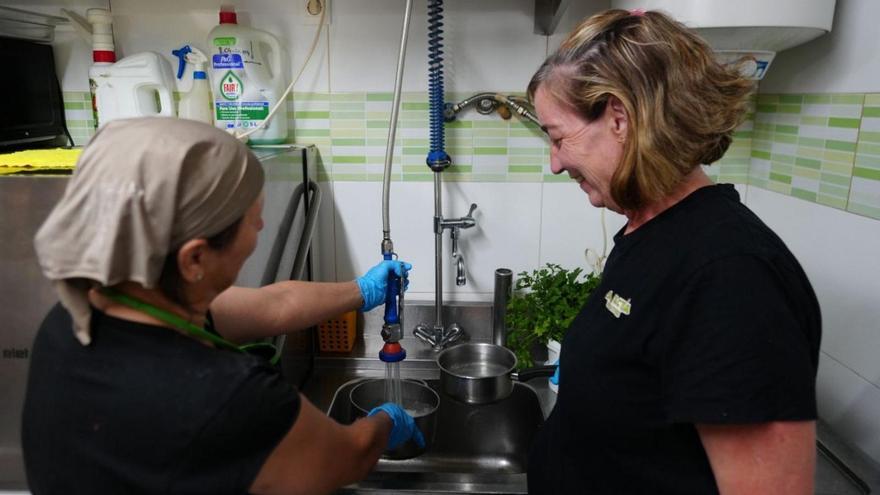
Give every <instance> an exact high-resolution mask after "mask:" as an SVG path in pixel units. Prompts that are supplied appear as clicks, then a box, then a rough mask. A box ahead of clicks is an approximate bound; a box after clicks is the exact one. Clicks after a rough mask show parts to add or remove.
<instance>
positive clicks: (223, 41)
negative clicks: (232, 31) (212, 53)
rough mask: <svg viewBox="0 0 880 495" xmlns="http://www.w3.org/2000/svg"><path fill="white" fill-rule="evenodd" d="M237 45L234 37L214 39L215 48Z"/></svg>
mask: <svg viewBox="0 0 880 495" xmlns="http://www.w3.org/2000/svg"><path fill="white" fill-rule="evenodd" d="M233 45H235V37H234V36H221V37H219V38H214V46H233Z"/></svg>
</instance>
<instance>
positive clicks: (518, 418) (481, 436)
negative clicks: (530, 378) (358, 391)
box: [328, 379, 544, 475]
mask: <svg viewBox="0 0 880 495" xmlns="http://www.w3.org/2000/svg"><path fill="white" fill-rule="evenodd" d="M361 380H363V379H358V380H352V381H350V382H348V383H346V384H345V385H343V386H342V387H340V388H339V389H338V390H337V391H336V394H335V396H334V398H333V402H332V403H331V404H330V410H329V412H328V414H329V416H330V417H332V418H334V419H335V420H337V421H339V422H340V423H345V424H348V423H351V422H352V421H353V420H354V419H355V416H354V411H353V408H352V406H351V401H350V400H349V393H350V392H351V389H352V388H353V387H354V386H355V385H357V384H358V383H360V382H361ZM424 382H425V383H426V384H427V385H428V386H429V387H431V388H433V389H434V390H436V391H437V393H438V394H439V395H440V407H439V408H438V409H437V425H436V427H435V431H434V443H433V444H432V445H431V446H430V448H429V449H428V450H427V451H426V452H425V453H424V454H422V455H420V456H418V457H415V458H412V459H405V460H392V459H385V458H382V459H380V460H379V464H378V465H377V466H376V469H375V471H378V472H400V473H404V472H409V473H414V472H416V473H417V472H423V473H477V474H488V475H496V474H511V473H513V474H515V473H525V472H526V459H527V454H528V449H529V445H530V444H531V442H532V438H533V437H534V435H535V432H536V431H537V430H538V427H539V426H541V424H542V423H543V422H544V416H543V414H542V413H541V406H540V404H539V402H538V397H537V396H536V395H535V393H534V391H532V389H531V388H529V387H527V386H525V385H522V384H519V383H517V384H516V386H515V387H514V390H513V393H512V394H510V396H509V397H508V398H506V399H504V400H502V401H499V402H496V403H494V404H487V405H482V406H472V405H467V404H464V403H462V402H458V401H456V400H455V399H452V398H450V397H448V396H446V395H444V394H442V393H441V392H440V382H439V380H424Z"/></svg>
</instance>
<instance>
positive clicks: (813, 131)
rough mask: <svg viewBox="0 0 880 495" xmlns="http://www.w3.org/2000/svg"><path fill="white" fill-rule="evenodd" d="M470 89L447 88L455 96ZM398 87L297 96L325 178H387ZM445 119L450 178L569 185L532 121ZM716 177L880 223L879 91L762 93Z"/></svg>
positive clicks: (400, 176)
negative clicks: (553, 165)
mask: <svg viewBox="0 0 880 495" xmlns="http://www.w3.org/2000/svg"><path fill="white" fill-rule="evenodd" d="M467 96H470V94H449V95H448V96H447V99H448V100H449V101H458V100H460V99H463V98H464V97H467ZM63 97H64V108H65V113H66V117H67V124H68V127H69V130H70V133H71V135H72V136H73V138H74V141H75V142H76V143H77V144H83V143H85V142H86V141H87V140H88V139H89V138H90V137H91V136H92V135H93V134H94V130H93V127H94V120H93V118H92V112H91V105H90V99H89V98H90V97H89V94H88V92H64V93H63ZM390 116H391V93H385V92H376V93H366V92H360V93H294V94H293V96H292V98H290V99H289V100H288V124H289V128H290V129H291V135H292V137H293V138H294V140H295V141H296V142H301V143H311V144H315V145H317V147H318V149H319V151H320V153H319V157H320V161H319V164H318V170H319V173H318V175H319V177H318V178H319V180H322V181H356V182H373V181H380V180H382V172H383V169H384V163H385V144H386V140H387V137H388V121H389V120H390ZM460 117H461V118H460V119H458V120H456V121H454V122H451V123H447V124H446V149H447V151H448V152H449V154H450V155H451V156H452V158H453V162H454V163H453V165H452V166H451V167H450V168H449V169H447V171H446V172H445V173H444V179H445V180H447V181H465V182H564V181H567V180H568V178H567V177H565V176H564V175H563V176H556V175H553V174H552V173H551V172H550V170H549V148H548V146H547V142H546V140H545V139H544V137H543V136H542V133H541V131H540V130H539V129H538V128H537V127H536V126H535V125H533V124H531V123H529V122H524V121H521V120H518V119H517V118H516V117H513V118H511V119H510V120H502V119H500V118H499V117H498V116H497V115H494V114H493V115H490V116H483V115H479V114H477V113H476V112H474V111H473V110H468V111H466V112H465V113H463V114H462V115H460ZM428 136H429V134H428V103H427V93H425V92H413V93H404V94H403V96H402V101H401V108H400V114H399V123H398V131H397V142H396V145H395V152H394V159H393V163H394V172H393V175H392V180H394V181H403V182H425V181H431V180H432V173H431V172H430V171H429V170H428V168H427V167H426V166H425V155H426V150H427V147H428ZM705 170H706V172H707V173H708V174H709V176H710V177H711V178H712V179H713V180H715V181H717V182H728V183H734V184H748V185H750V186H755V187H760V188H762V189H768V190H771V191H774V192H777V193H780V194H785V195H789V196H793V197H797V198H800V199H803V200H807V201H811V202H814V203H818V204H821V205H825V206H829V207H832V208H837V209H840V210H845V211H848V212H851V213H855V214H859V215H863V216H867V217H870V218H874V219H878V220H880V94H759V95H758V97H757V99H756V101H754V102H753V111H751V112H749V114H748V116H747V119H746V121H745V122H744V123H743V124H742V125H741V126H740V127H739V128H738V129H737V131H736V133H735V135H734V140H733V143H732V144H731V146H730V148H729V149H728V151H727V153H726V154H725V156H724V157H723V158H722V159H721V160H719V161H718V162H717V163H715V164H713V165H712V166H709V167H705Z"/></svg>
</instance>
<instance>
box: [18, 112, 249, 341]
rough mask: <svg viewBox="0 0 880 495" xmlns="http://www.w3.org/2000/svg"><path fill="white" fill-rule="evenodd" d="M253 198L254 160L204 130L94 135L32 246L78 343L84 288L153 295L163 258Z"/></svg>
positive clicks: (171, 123) (123, 124)
mask: <svg viewBox="0 0 880 495" xmlns="http://www.w3.org/2000/svg"><path fill="white" fill-rule="evenodd" d="M262 188H263V169H262V167H261V166H260V163H259V161H258V160H257V158H256V157H255V156H254V155H253V153H251V152H250V150H248V149H247V147H246V146H245V145H243V144H242V143H240V142H239V141H238V140H236V139H235V138H234V137H232V136H230V135H228V134H226V133H225V132H223V131H221V130H219V129H216V128H214V127H212V126H209V125H206V124H202V123H199V122H195V121H190V120H182V119H174V118H162V117H151V118H141V119H128V120H119V121H114V122H110V123H108V124H107V125H105V126H104V127H103V128H101V129H100V130H99V131H98V132H97V133H96V134H95V136H94V137H93V138H92V140H91V141H90V142H89V144H88V145H87V146H86V147H85V149H84V150H83V153H82V155H81V156H80V159H79V162H78V163H77V166H76V170H75V171H74V174H73V177H72V178H71V179H70V182H69V183H68V185H67V189H66V190H65V192H64V197H62V198H61V201H60V202H59V203H58V204H57V205H56V206H55V209H53V210H52V213H50V214H49V218H48V219H46V222H45V223H44V224H43V225H42V227H40V230H39V231H38V232H37V235H36V238H35V240H34V245H35V247H36V251H37V256H38V258H39V261H40V266H41V267H42V269H43V273H44V274H45V275H46V277H47V278H49V279H50V280H52V281H53V282H54V285H55V289H56V291H57V292H58V296H59V298H60V300H61V304H62V305H64V307H65V308H67V310H68V311H69V312H70V314H71V316H72V317H73V327H74V328H73V330H74V333H75V334H76V337H77V339H79V341H80V342H82V344H83V345H88V344H89V342H91V338H90V335H89V324H90V319H91V308H90V307H89V303H88V298H87V296H88V290H89V288H90V287H94V286H96V285H98V286H111V285H115V284H118V283H120V282H124V281H134V282H138V283H140V284H141V285H143V286H144V287H146V288H154V287H156V285H157V283H158V280H159V276H160V275H161V273H162V266H163V264H164V261H165V257H166V256H167V254H168V253H169V252H171V251H172V250H174V249H177V248H178V247H180V246H181V245H182V244H183V243H184V242H186V241H188V240H190V239H194V238H206V237H210V236H212V235H214V234H217V233H219V232H221V231H222V230H223V229H224V228H226V227H228V226H229V225H231V224H232V223H233V222H235V221H236V220H238V219H239V218H240V217H241V216H242V215H244V213H245V211H246V210H247V209H248V208H249V207H250V206H251V205H252V204H253V203H254V201H256V199H257V197H258V196H259V194H260V191H261V190H262Z"/></svg>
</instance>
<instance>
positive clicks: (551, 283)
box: [505, 263, 599, 368]
mask: <svg viewBox="0 0 880 495" xmlns="http://www.w3.org/2000/svg"><path fill="white" fill-rule="evenodd" d="M598 285H599V275H598V274H596V273H584V271H583V269H582V268H574V269H571V270H568V269H565V268H562V267H561V266H559V265H557V264H553V263H547V265H546V266H544V267H542V268H539V269H536V270H533V271H532V272H531V273H527V272H520V273H519V274H517V279H516V284H515V285H514V294H513V297H512V298H511V299H510V302H509V303H508V306H507V316H506V318H505V322H506V324H507V328H508V334H507V347H509V348H510V349H511V350H512V351H513V352H514V353H515V354H516V358H517V361H518V362H519V367H520V368H527V367H531V366H533V365H534V356H533V349H534V348H535V347H536V346H542V345H543V346H546V345H547V343H548V342H550V341H551V340H555V341H557V342H562V337H563V335H564V334H565V331H566V330H567V329H568V327H569V325H571V322H572V320H574V317H575V316H577V314H578V312H579V311H580V310H581V307H583V305H584V302H586V300H587V297H588V296H589V295H590V293H591V292H592V291H593V289H595V288H596V286H598Z"/></svg>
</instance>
